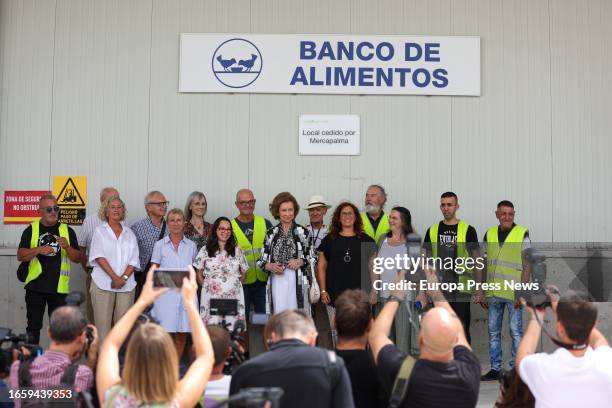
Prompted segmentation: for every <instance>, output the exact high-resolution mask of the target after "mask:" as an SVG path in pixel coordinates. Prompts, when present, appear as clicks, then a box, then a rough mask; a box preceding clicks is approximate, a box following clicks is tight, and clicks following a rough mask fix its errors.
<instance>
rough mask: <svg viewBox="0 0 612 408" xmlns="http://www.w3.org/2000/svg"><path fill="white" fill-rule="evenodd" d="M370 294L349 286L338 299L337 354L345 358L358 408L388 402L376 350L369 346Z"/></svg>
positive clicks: (369, 407)
mask: <svg viewBox="0 0 612 408" xmlns="http://www.w3.org/2000/svg"><path fill="white" fill-rule="evenodd" d="M368 300H369V299H368V295H367V294H366V293H365V292H363V291H361V290H358V289H350V290H345V291H344V292H343V293H342V294H341V295H340V296H338V299H336V319H335V320H336V322H335V323H336V332H337V333H338V344H337V345H336V354H338V355H339V356H340V357H342V359H343V360H344V364H345V365H346V369H347V371H348V374H349V377H350V378H351V385H352V388H353V400H354V401H355V407H356V408H376V407H379V408H384V407H386V406H387V401H386V399H387V398H386V396H385V395H384V392H383V387H382V382H381V381H380V379H379V378H378V377H377V376H376V374H375V373H376V365H375V364H374V358H373V357H372V353H371V352H370V350H368V349H367V345H368V334H369V332H370V329H371V327H372V308H371V307H370V303H369V301H368Z"/></svg>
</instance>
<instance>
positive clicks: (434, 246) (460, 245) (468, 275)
mask: <svg viewBox="0 0 612 408" xmlns="http://www.w3.org/2000/svg"><path fill="white" fill-rule="evenodd" d="M439 226H440V223H439V222H437V223H435V224H432V225H431V227H429V240H430V241H431V253H432V255H433V257H434V258H436V257H437V256H438V227H439ZM469 227H470V225H469V224H468V223H466V222H464V221H462V220H459V224H457V259H459V258H464V259H465V258H469V257H470V254H469V252H468V249H467V246H466V240H467V231H468V228H469ZM463 264H464V265H465V261H464V263H463ZM473 280H474V278H473V276H472V270H471V269H470V270H468V269H466V270H465V272H463V273H462V274H461V275H459V283H462V284H463V289H464V290H461V291H460V292H462V293H471V292H472V291H471V290H468V289H467V288H468V284H469V282H470V281H473Z"/></svg>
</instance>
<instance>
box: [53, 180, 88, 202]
mask: <svg viewBox="0 0 612 408" xmlns="http://www.w3.org/2000/svg"><path fill="white" fill-rule="evenodd" d="M54 184H55V183H54ZM78 184H81V183H78V182H77V183H75V181H74V180H73V179H72V177H67V180H66V181H65V182H64V183H63V186H62V187H61V189H60V191H59V193H57V196H56V197H57V204H58V205H59V206H60V207H85V205H86V204H85V198H83V195H85V191H83V194H81V191H79V187H78ZM60 185H61V184H60ZM81 189H82V188H81Z"/></svg>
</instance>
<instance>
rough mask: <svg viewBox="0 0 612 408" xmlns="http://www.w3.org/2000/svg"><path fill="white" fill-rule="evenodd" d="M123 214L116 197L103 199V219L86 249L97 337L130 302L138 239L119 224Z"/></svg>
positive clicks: (117, 318) (132, 294) (131, 301)
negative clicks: (89, 266)
mask: <svg viewBox="0 0 612 408" xmlns="http://www.w3.org/2000/svg"><path fill="white" fill-rule="evenodd" d="M126 213H127V211H126V209H125V204H124V203H123V201H122V200H121V199H120V198H119V197H117V196H112V197H109V198H108V199H106V200H105V201H104V202H103V203H102V206H101V207H100V211H99V212H98V216H99V217H100V219H101V220H103V221H104V222H103V223H102V225H100V226H99V227H97V228H96V230H95V231H94V234H93V238H92V240H91V249H90V250H89V262H90V263H91V265H92V266H93V271H92V273H91V279H92V282H93V285H91V289H90V294H91V303H92V305H93V312H94V319H95V322H96V327H97V328H98V335H99V337H100V338H101V339H103V338H104V337H105V336H106V334H108V332H109V331H110V329H111V326H112V325H113V323H116V322H117V321H118V320H119V319H120V318H121V316H123V315H124V314H125V312H126V311H127V310H128V309H129V308H130V306H132V304H133V303H134V289H135V288H136V281H135V279H134V268H137V267H138V266H139V258H138V242H137V241H136V236H135V235H134V233H133V232H132V230H131V229H129V228H128V227H127V226H126V225H125V224H124V223H123V221H124V220H125V216H126Z"/></svg>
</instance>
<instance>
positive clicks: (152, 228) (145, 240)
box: [132, 217, 168, 272]
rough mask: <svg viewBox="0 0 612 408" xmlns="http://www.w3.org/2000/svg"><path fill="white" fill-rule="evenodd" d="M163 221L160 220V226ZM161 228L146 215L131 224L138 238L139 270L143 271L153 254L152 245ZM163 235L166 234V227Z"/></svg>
mask: <svg viewBox="0 0 612 408" xmlns="http://www.w3.org/2000/svg"><path fill="white" fill-rule="evenodd" d="M164 222H165V221H162V227H163V225H164ZM161 230H162V228H160V227H157V226H156V225H155V224H153V221H151V218H149V217H146V218H143V219H142V220H140V221H136V222H135V223H134V224H133V225H132V231H134V235H136V239H137V240H138V252H139V257H140V268H139V269H140V271H142V272H145V269H146V268H147V263H148V262H150V259H151V255H152V254H153V246H155V243H156V242H157V241H158V240H159V236H160V234H161ZM164 235H168V228H166V231H165V233H164Z"/></svg>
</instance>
